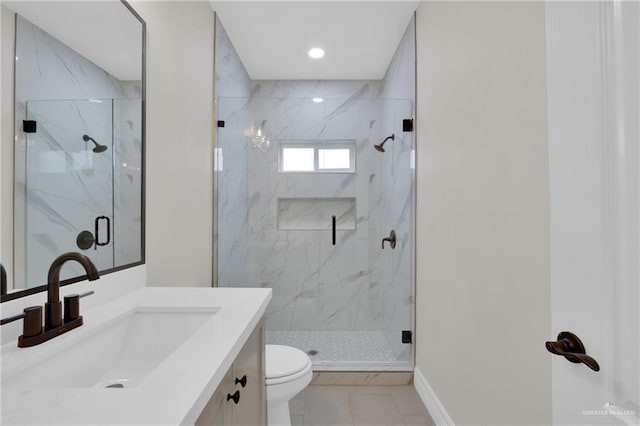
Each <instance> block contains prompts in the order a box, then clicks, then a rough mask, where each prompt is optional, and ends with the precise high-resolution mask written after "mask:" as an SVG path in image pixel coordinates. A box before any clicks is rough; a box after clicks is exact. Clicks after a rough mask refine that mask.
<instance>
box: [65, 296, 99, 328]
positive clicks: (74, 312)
mask: <svg viewBox="0 0 640 426" xmlns="http://www.w3.org/2000/svg"><path fill="white" fill-rule="evenodd" d="M94 293H95V292H94V291H93V290H91V291H87V292H86V293H82V294H70V295H68V296H65V297H64V322H65V324H66V323H68V322H71V321H74V320H76V319H78V318H79V317H80V299H81V298H83V297H87V296H91V295H92V294H94Z"/></svg>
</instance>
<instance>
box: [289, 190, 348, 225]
mask: <svg viewBox="0 0 640 426" xmlns="http://www.w3.org/2000/svg"><path fill="white" fill-rule="evenodd" d="M333 216H335V217H336V229H337V230H355V229H356V199H355V198H353V197H342V198H278V230H282V231H289V230H316V231H325V230H326V231H330V230H331V226H332V217H333Z"/></svg>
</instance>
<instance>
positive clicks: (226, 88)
mask: <svg viewBox="0 0 640 426" xmlns="http://www.w3.org/2000/svg"><path fill="white" fill-rule="evenodd" d="M215 47H216V48H215V55H216V57H215V61H216V67H215V74H216V75H215V95H216V104H215V113H216V116H217V119H218V120H224V122H225V126H224V127H218V128H217V131H216V141H215V150H216V157H217V163H216V164H215V165H214V166H215V167H214V168H215V178H214V191H215V213H214V220H215V222H216V226H215V227H214V230H215V231H214V244H215V245H216V248H217V249H216V251H215V254H216V260H215V264H216V269H217V277H216V278H215V280H216V284H217V285H218V286H222V287H225V286H226V287H249V286H251V285H254V283H252V282H251V281H250V280H249V266H250V263H249V204H250V202H251V200H250V199H249V194H248V188H249V182H248V167H249V145H248V139H247V136H246V132H247V131H248V129H249V126H250V111H249V96H250V94H251V82H250V80H249V75H248V74H247V72H246V70H245V69H244V66H243V65H242V62H241V61H240V58H239V56H238V54H237V52H236V50H235V48H234V47H233V44H232V43H231V40H230V39H229V36H228V35H227V32H226V31H225V29H224V26H223V25H222V23H221V22H220V20H219V19H218V18H217V17H216V46H215Z"/></svg>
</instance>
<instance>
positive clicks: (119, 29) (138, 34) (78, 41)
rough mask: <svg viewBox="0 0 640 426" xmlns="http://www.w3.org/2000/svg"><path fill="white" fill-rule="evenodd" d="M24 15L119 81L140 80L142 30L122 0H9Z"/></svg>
mask: <svg viewBox="0 0 640 426" xmlns="http://www.w3.org/2000/svg"><path fill="white" fill-rule="evenodd" d="M2 5H3V6H6V7H8V8H9V9H11V10H13V11H14V12H16V13H18V14H19V15H22V16H23V17H24V18H26V19H27V20H28V21H30V22H32V23H33V24H35V25H37V26H38V27H40V28H41V29H42V30H44V31H45V32H47V33H49V35H51V36H53V37H55V38H57V39H58V40H60V41H61V42H62V43H64V44H66V45H67V46H69V47H70V48H72V49H73V50H75V51H76V52H78V53H79V54H80V55H82V56H84V57H85V58H87V59H89V60H90V61H91V62H93V63H94V64H96V65H98V66H99V67H100V68H102V69H103V70H105V71H107V72H108V73H109V74H111V75H112V76H114V77H116V78H117V79H119V80H122V81H127V80H140V78H141V75H142V73H141V64H142V59H141V53H142V29H141V24H140V22H139V21H138V20H137V19H136V18H135V17H134V16H133V15H132V14H131V12H130V11H129V10H128V9H127V8H126V7H125V6H124V5H123V4H122V3H121V2H120V1H113V0H111V1H86V2H85V1H19V0H15V1H7V0H2Z"/></svg>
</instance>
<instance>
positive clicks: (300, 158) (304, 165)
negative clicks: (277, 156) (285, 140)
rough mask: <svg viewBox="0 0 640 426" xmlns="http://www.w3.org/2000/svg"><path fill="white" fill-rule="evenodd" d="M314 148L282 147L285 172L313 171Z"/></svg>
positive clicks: (283, 169)
mask: <svg viewBox="0 0 640 426" xmlns="http://www.w3.org/2000/svg"><path fill="white" fill-rule="evenodd" d="M313 157H314V149H313V148H293V147H284V148H282V171H283V172H312V171H314V170H315V167H314V159H313Z"/></svg>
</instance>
